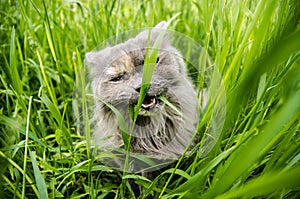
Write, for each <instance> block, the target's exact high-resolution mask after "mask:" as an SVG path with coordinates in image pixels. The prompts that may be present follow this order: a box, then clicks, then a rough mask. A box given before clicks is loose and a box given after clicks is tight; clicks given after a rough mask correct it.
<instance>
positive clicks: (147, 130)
mask: <svg viewBox="0 0 300 199" xmlns="http://www.w3.org/2000/svg"><path fill="white" fill-rule="evenodd" d="M164 25H165V22H161V23H159V24H158V25H157V26H155V27H154V28H153V29H152V30H151V34H150V49H151V48H152V47H153V45H154V43H155V41H156V39H157V38H158V36H159V34H160V33H161V31H165V30H164V29H163V27H164ZM162 34H164V36H163V41H162V44H161V46H160V50H159V53H158V57H157V60H156V65H155V69H154V72H153V76H152V79H151V82H150V87H149V90H148V92H147V95H146V97H145V99H144V101H143V104H142V106H141V108H140V110H139V116H138V119H137V127H136V128H135V133H134V135H133V136H134V139H133V141H132V147H133V148H134V150H135V151H145V150H148V151H149V150H150V151H151V150H152V151H155V150H158V151H159V150H161V149H162V147H163V145H166V144H167V143H168V142H171V141H172V140H173V139H179V141H178V143H181V145H183V143H184V142H186V141H180V140H189V138H190V137H191V134H192V133H193V132H194V129H195V127H194V125H195V123H196V118H197V111H196V109H197V108H196V97H195V93H194V90H193V87H192V85H191V83H190V81H189V79H188V77H187V74H186V69H185V64H184V61H183V59H182V56H181V54H180V53H179V52H178V51H177V50H176V49H175V48H174V47H173V46H172V45H171V43H170V42H169V40H168V36H167V34H165V33H162ZM148 40H149V39H148V31H147V30H146V31H142V32H141V33H139V34H138V35H137V36H136V37H134V38H131V39H129V40H128V41H126V42H124V43H121V44H118V45H115V46H112V47H107V48H105V49H103V50H100V51H94V52H90V53H88V54H87V55H86V62H87V64H88V65H89V66H90V75H91V78H92V90H93V94H94V95H95V96H97V97H98V98H101V99H102V100H104V101H106V102H108V103H110V104H112V105H113V106H114V107H115V108H117V109H118V110H119V111H120V112H121V113H122V114H123V117H124V118H125V120H126V121H127V122H128V121H129V112H128V109H129V108H128V107H129V105H133V106H135V105H136V104H137V101H138V98H139V96H140V88H141V86H142V85H141V84H142V76H143V69H144V67H147V65H146V66H144V60H145V54H146V50H147V44H148V42H149V41H148ZM150 52H151V50H150ZM160 96H162V97H164V98H165V99H167V101H169V102H170V103H171V104H172V106H173V107H172V106H170V105H167V104H166V103H165V102H163V101H162V100H160V98H159V97H160ZM96 101H97V100H96ZM174 107H175V108H174ZM178 111H179V112H181V113H179V112H178ZM95 115H96V120H99V125H100V126H101V127H99V128H101V130H100V131H102V133H104V134H105V133H107V131H109V130H110V131H112V132H111V134H112V135H113V134H116V136H118V135H117V134H118V133H117V132H115V131H117V128H118V124H117V121H116V119H115V118H114V117H115V116H114V113H113V112H112V110H110V109H109V108H107V107H106V106H105V105H104V104H103V103H101V102H100V101H99V100H98V101H97V102H96V109H95ZM183 115H184V117H183ZM185 117H188V118H189V119H188V120H190V121H188V120H185V119H184V118H185ZM114 122H116V124H114ZM184 133H185V134H186V135H182V134H184ZM108 134H109V133H108ZM176 134H180V135H176ZM99 136H100V135H99ZM176 136H177V138H176ZM100 137H101V136H100ZM135 138H136V141H135ZM138 138H141V140H142V139H145V140H144V142H147V139H148V138H149V141H148V142H149V143H141V140H138ZM151 139H152V140H151ZM153 139H154V140H157V141H153ZM159 139H160V140H159ZM119 141H120V140H119ZM135 142H136V143H135ZM153 142H156V143H153ZM178 143H177V145H178ZM185 144H187V143H185ZM134 145H135V146H134ZM150 145H151V146H150ZM173 147H175V148H173V149H170V150H179V148H180V151H182V150H183V149H184V148H185V147H184V146H180V147H179V148H177V149H176V145H174V146H173Z"/></svg>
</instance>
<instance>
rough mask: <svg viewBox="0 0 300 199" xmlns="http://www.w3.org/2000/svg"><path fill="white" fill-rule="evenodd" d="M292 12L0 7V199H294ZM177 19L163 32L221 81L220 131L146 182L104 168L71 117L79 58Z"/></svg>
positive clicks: (275, 8) (200, 6)
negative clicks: (204, 150) (200, 55)
mask: <svg viewBox="0 0 300 199" xmlns="http://www.w3.org/2000/svg"><path fill="white" fill-rule="evenodd" d="M299 4H300V3H299V2H298V1H296V0H287V1H279V0H270V1H263V0H246V1H239V0H235V1H217V0H213V1H208V0H200V1H194V2H190V1H183V0H182V1H176V2H168V1H154V2H152V1H126V2H125V1H124V2H123V1H120V0H119V1H57V0H54V1H48V2H43V1H36V0H33V1H16V2H14V1H6V0H5V1H2V2H1V12H0V19H1V26H0V30H1V34H0V38H1V41H0V44H1V49H0V51H1V56H0V61H1V62H0V63H1V73H0V82H1V83H0V96H1V98H0V100H1V106H0V131H1V132H0V143H1V145H0V146H1V149H0V157H1V158H0V176H1V178H0V180H1V181H0V190H1V191H0V198H37V197H41V198H45V197H47V196H48V197H49V198H59V197H66V198H81V197H83V198H104V197H109V198H114V197H115V198H122V197H135V196H134V194H133V191H132V189H131V187H130V184H129V183H128V182H127V180H128V179H131V180H134V181H135V182H136V183H137V184H140V185H141V186H142V187H143V188H144V195H142V196H141V198H146V197H147V196H151V197H152V198H158V197H159V196H161V197H162V198H172V197H183V198H201V197H202V198H216V197H219V198H233V197H234V198H240V197H246V198H251V197H256V196H259V197H260V196H261V197H265V198H298V197H300V189H299V187H300V181H299V180H298V179H299V176H300V167H299V160H300V155H299V154H300V137H299V126H300V123H299V118H300V103H299V102H300V93H299V88H300V83H299V82H300V65H299V63H300V60H299V56H300V28H299V27H300V25H299V24H300V23H299V19H300V5H299ZM177 13H180V14H179V15H178V16H177V17H176V18H175V19H174V20H173V21H172V23H170V25H169V27H168V29H171V30H176V31H179V32H181V33H183V34H186V35H187V36H189V37H191V38H193V39H194V40H195V41H197V42H198V43H200V44H201V45H202V46H203V48H204V50H205V51H207V52H208V53H209V55H210V56H211V58H212V60H213V61H214V63H215V66H216V67H217V68H218V70H219V71H220V73H221V75H222V77H223V84H224V86H225V89H226V96H227V99H226V100H227V101H226V103H227V112H226V118H225V124H224V128H223V131H222V134H221V136H220V138H219V139H218V140H217V142H216V145H215V147H214V148H213V149H212V150H211V151H210V153H209V154H207V155H206V156H204V157H199V151H200V150H201V147H200V145H197V146H196V147H195V149H194V150H193V153H191V154H190V155H189V156H188V157H184V158H181V159H180V161H179V162H178V164H177V166H176V169H174V168H170V169H167V170H162V171H161V173H160V174H159V175H158V176H157V177H156V178H155V179H150V180H149V179H146V178H145V177H143V176H140V175H138V174H134V175H131V174H126V173H124V172H122V171H117V170H113V169H112V168H110V167H108V166H106V165H103V164H102V163H101V162H99V161H97V160H96V159H95V157H93V156H92V154H90V145H89V142H90V137H89V134H86V135H85V136H86V137H85V141H83V140H82V135H81V134H80V129H79V127H80V125H79V121H78V120H77V118H78V115H79V111H82V110H77V112H76V111H73V109H72V100H73V95H74V93H73V86H74V84H75V81H76V79H78V77H79V76H80V73H81V72H85V71H81V70H83V69H82V66H83V62H84V61H83V60H84V56H85V53H86V52H88V51H91V50H93V49H95V48H96V47H97V46H98V45H99V44H100V43H102V42H103V41H106V40H107V39H108V38H111V37H113V36H115V35H117V34H120V33H122V32H125V31H128V30H132V29H137V28H145V27H149V26H150V25H154V24H157V23H158V22H160V21H163V20H165V21H168V20H169V19H171V18H172V17H173V16H175V15H176V14H177ZM153 57H154V58H153V60H156V59H155V55H154V56H153ZM152 62H153V61H152ZM152 62H151V60H150V62H149V63H152ZM80 71H81V72H80ZM193 77H194V76H193ZM197 78H199V79H200V77H196V80H195V81H194V82H198V84H197V85H195V86H196V88H197V89H202V88H203V84H202V83H203V82H201V81H198V80H199V79H197ZM82 89H83V90H84V88H82ZM83 101H84V100H83ZM85 106H86V104H83V105H82V107H85ZM86 108H88V107H86ZM210 113H211V112H210V110H209V109H208V111H207V112H206V114H208V115H209V114H210ZM76 114H77V115H76ZM86 114H87V113H86ZM204 118H205V120H209V118H208V119H207V117H205V116H204ZM85 122H88V121H85ZM206 122H207V123H209V121H206ZM86 128H87V129H88V127H86ZM199 129H200V130H201V131H204V130H205V126H203V125H200V126H199ZM175 165H176V164H175ZM122 182H123V183H122Z"/></svg>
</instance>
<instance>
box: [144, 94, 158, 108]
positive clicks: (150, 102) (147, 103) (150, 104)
mask: <svg viewBox="0 0 300 199" xmlns="http://www.w3.org/2000/svg"><path fill="white" fill-rule="evenodd" d="M156 101H157V99H156V97H150V96H146V97H145V99H144V101H143V103H142V108H143V109H145V110H151V109H152V108H154V107H155V105H156Z"/></svg>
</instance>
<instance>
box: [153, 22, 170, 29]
mask: <svg viewBox="0 0 300 199" xmlns="http://www.w3.org/2000/svg"><path fill="white" fill-rule="evenodd" d="M166 25H167V22H166V21H161V22H159V23H158V24H157V25H156V26H154V28H157V29H163V28H164V27H165V26H166Z"/></svg>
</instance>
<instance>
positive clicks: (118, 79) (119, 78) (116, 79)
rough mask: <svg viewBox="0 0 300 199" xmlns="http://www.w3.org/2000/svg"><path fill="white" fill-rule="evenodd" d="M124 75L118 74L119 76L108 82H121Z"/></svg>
mask: <svg viewBox="0 0 300 199" xmlns="http://www.w3.org/2000/svg"><path fill="white" fill-rule="evenodd" d="M124 75H125V74H120V75H118V76H116V77H113V78H111V79H110V81H111V82H118V81H120V80H122V79H123V78H124Z"/></svg>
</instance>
